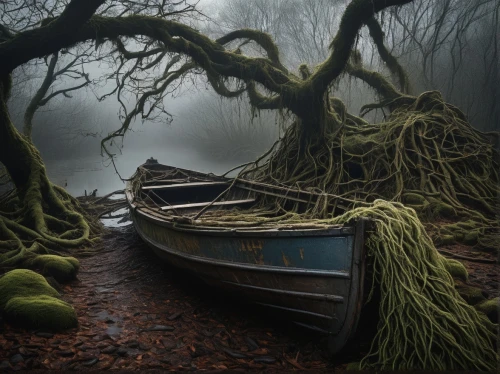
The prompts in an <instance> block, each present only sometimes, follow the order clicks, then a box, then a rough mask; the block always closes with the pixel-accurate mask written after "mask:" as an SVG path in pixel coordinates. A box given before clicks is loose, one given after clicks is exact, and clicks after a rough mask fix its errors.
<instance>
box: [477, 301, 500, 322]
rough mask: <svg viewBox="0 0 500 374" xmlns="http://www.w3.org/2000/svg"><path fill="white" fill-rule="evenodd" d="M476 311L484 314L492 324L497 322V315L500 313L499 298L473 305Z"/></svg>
mask: <svg viewBox="0 0 500 374" xmlns="http://www.w3.org/2000/svg"><path fill="white" fill-rule="evenodd" d="M474 308H476V310H477V311H479V312H482V313H484V314H486V316H487V317H488V318H489V319H490V320H491V321H492V322H495V323H496V322H498V314H499V311H500V298H498V297H496V298H494V299H490V300H484V301H482V302H480V303H478V304H476V305H474Z"/></svg>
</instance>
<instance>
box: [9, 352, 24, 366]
mask: <svg viewBox="0 0 500 374" xmlns="http://www.w3.org/2000/svg"><path fill="white" fill-rule="evenodd" d="M23 361H24V358H23V356H21V355H20V354H19V353H18V354H15V355H14V356H12V357H11V358H10V362H12V363H13V364H17V363H18V362H23Z"/></svg>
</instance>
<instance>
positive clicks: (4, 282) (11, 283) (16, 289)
mask: <svg viewBox="0 0 500 374" xmlns="http://www.w3.org/2000/svg"><path fill="white" fill-rule="evenodd" d="M42 295H43V296H51V297H59V293H58V292H57V291H56V290H55V289H54V288H52V287H51V286H50V285H49V284H48V283H47V281H46V280H45V278H44V277H43V276H42V275H40V274H37V273H35V272H34V271H31V270H26V269H16V270H12V271H9V272H8V273H6V274H5V275H4V276H3V277H1V278H0V310H3V309H4V308H5V305H6V304H7V303H8V302H9V300H10V299H12V298H14V297H32V296H35V297H36V296H42Z"/></svg>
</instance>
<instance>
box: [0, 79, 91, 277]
mask: <svg viewBox="0 0 500 374" xmlns="http://www.w3.org/2000/svg"><path fill="white" fill-rule="evenodd" d="M0 88H2V87H0ZM0 91H2V94H3V95H6V93H5V92H3V90H0ZM0 102H1V108H0V120H1V121H2V126H1V129H2V134H1V135H2V136H5V138H6V139H5V143H6V145H7V148H9V149H5V150H4V149H2V152H0V156H1V161H2V162H3V163H4V164H5V165H6V168H7V171H8V173H9V176H10V179H11V180H12V182H13V183H14V184H15V186H16V190H15V191H14V193H11V194H9V195H8V196H7V197H4V198H3V199H2V201H1V202H0V267H4V268H12V267H29V268H36V269H39V270H42V271H45V272H46V273H47V274H50V275H54V276H56V277H57V278H58V279H61V280H62V279H67V278H69V277H70V276H74V273H75V272H76V271H74V269H73V268H74V266H69V265H68V264H69V262H74V261H73V260H72V259H71V258H69V260H66V259H63V258H61V259H60V261H59V264H57V265H55V262H56V260H57V257H55V256H48V257H47V255H57V254H62V253H65V252H66V253H67V252H68V249H69V248H75V247H80V246H84V245H87V246H88V245H92V240H93V239H92V238H91V233H92V232H97V230H98V224H97V223H88V222H91V221H88V219H86V218H85V217H84V212H83V210H82V209H81V208H80V206H79V204H78V202H77V201H76V199H74V198H73V197H71V196H70V195H69V194H68V193H67V192H66V191H65V190H64V189H62V188H60V187H58V186H55V185H53V184H52V183H50V181H49V180H48V178H47V175H46V171H45V167H44V166H43V162H42V160H41V157H40V154H39V152H38V150H37V149H36V148H35V146H34V145H33V144H32V143H31V142H30V141H29V140H28V139H27V138H25V137H23V136H22V135H21V134H20V133H19V132H18V131H17V130H16V129H15V128H14V126H13V125H12V123H11V122H10V118H9V116H8V113H7V108H6V105H5V101H4V97H0ZM68 261H69V262H68ZM62 269H67V270H68V272H67V273H68V274H63V270H62Z"/></svg>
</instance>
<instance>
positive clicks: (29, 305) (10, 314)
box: [5, 295, 78, 330]
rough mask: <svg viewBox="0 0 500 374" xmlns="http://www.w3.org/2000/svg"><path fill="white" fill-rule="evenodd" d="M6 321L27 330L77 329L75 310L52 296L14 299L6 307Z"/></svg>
mask: <svg viewBox="0 0 500 374" xmlns="http://www.w3.org/2000/svg"><path fill="white" fill-rule="evenodd" d="M5 319H6V320H7V321H8V322H10V323H12V324H16V325H20V326H23V327H27V328H47V329H51V330H64V329H69V328H72V327H76V326H77V324H78V320H77V317H76V313H75V310H74V309H73V307H72V306H71V305H69V304H68V303H66V302H64V301H62V300H59V299H56V298H54V297H51V296H43V295H42V296H30V297H13V298H11V299H10V300H9V302H8V303H7V305H6V306H5Z"/></svg>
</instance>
